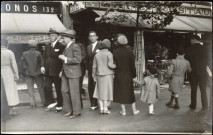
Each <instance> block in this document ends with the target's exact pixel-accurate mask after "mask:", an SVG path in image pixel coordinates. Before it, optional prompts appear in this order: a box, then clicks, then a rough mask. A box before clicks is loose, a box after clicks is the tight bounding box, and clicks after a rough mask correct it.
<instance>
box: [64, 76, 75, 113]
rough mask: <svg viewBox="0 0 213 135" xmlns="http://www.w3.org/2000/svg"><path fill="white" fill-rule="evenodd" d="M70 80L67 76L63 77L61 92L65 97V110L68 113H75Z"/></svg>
mask: <svg viewBox="0 0 213 135" xmlns="http://www.w3.org/2000/svg"><path fill="white" fill-rule="evenodd" d="M69 89H70V88H69V80H68V78H67V77H66V76H65V75H62V77H61V92H62V96H63V109H64V110H65V112H66V113H68V112H71V113H72V111H73V109H72V102H71V97H70V92H69Z"/></svg>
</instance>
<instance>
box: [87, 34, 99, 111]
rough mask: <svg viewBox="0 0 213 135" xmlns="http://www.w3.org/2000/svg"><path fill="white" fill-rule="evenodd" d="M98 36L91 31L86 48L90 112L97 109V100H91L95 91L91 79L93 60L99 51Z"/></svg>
mask: <svg viewBox="0 0 213 135" xmlns="http://www.w3.org/2000/svg"><path fill="white" fill-rule="evenodd" d="M97 40H98V36H97V34H96V32H95V31H91V32H90V33H89V41H90V43H91V44H90V45H89V46H88V47H87V70H88V80H89V83H88V91H89V97H90V102H91V107H90V109H91V110H96V109H97V108H98V104H97V99H96V98H93V93H94V89H95V82H94V80H93V77H92V67H93V59H94V56H95V55H96V53H97V52H98V51H99V49H98V48H99V46H100V45H99V44H100V43H99V42H98V41H97Z"/></svg>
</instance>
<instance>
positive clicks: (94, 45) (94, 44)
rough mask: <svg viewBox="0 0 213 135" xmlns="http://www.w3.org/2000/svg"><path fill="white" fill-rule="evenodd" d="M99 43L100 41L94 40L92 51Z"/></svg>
mask: <svg viewBox="0 0 213 135" xmlns="http://www.w3.org/2000/svg"><path fill="white" fill-rule="evenodd" d="M97 43H98V41H96V42H94V43H93V44H92V51H93V50H94V49H95V47H96V45H97Z"/></svg>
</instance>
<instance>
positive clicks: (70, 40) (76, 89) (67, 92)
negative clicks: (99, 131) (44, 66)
mask: <svg viewBox="0 0 213 135" xmlns="http://www.w3.org/2000/svg"><path fill="white" fill-rule="evenodd" d="M61 36H62V42H63V44H64V45H65V46H66V48H65V50H64V52H63V54H62V55H59V59H61V60H62V61H63V68H62V71H61V72H60V75H59V76H60V77H61V79H62V85H61V86H62V87H61V91H62V96H63V100H64V102H63V108H64V110H65V111H66V114H65V115H64V116H69V118H70V119H72V118H75V117H79V116H80V115H81V113H80V109H81V100H80V86H79V81H80V77H81V75H82V73H81V66H80V63H81V59H82V57H81V48H80V47H79V46H78V45H77V44H76V43H75V36H76V32H75V31H74V30H66V31H64V32H63V33H61Z"/></svg>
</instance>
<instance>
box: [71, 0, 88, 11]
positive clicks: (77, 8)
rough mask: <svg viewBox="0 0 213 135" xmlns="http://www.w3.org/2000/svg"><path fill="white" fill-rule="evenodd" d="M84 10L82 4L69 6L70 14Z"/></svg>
mask: <svg viewBox="0 0 213 135" xmlns="http://www.w3.org/2000/svg"><path fill="white" fill-rule="evenodd" d="M84 9H85V6H84V4H83V2H77V3H75V4H74V5H70V14H72V13H76V12H79V11H81V10H84Z"/></svg>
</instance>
